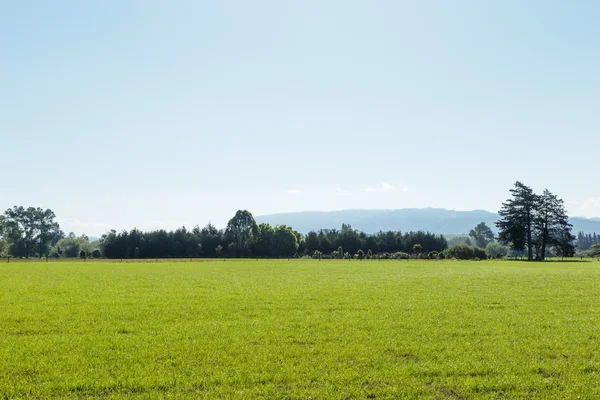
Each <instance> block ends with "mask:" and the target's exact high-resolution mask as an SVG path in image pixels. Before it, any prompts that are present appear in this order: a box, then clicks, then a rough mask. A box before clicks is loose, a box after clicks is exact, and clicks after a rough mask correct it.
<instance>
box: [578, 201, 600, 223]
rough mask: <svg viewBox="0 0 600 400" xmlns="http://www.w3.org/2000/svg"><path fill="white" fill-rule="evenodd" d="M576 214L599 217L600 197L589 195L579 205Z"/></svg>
mask: <svg viewBox="0 0 600 400" xmlns="http://www.w3.org/2000/svg"><path fill="white" fill-rule="evenodd" d="M577 215H581V216H584V217H588V218H593V217H600V197H590V198H589V199H586V200H585V201H584V202H583V203H581V204H580V205H579V208H578V212H577Z"/></svg>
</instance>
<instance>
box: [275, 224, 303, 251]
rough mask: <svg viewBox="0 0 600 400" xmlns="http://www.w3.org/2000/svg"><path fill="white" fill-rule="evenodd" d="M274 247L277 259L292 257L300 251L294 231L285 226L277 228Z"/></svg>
mask: <svg viewBox="0 0 600 400" xmlns="http://www.w3.org/2000/svg"><path fill="white" fill-rule="evenodd" d="M272 247H273V251H274V255H275V257H291V256H292V255H293V254H294V253H295V252H296V250H298V240H297V237H296V235H295V234H294V231H293V230H292V229H291V228H289V227H287V226H285V225H280V226H277V227H275V231H274V234H273V246H272Z"/></svg>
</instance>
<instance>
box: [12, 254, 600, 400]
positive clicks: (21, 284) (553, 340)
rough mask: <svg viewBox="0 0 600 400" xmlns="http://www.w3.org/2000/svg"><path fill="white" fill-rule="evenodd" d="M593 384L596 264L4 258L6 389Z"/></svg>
mask: <svg viewBox="0 0 600 400" xmlns="http://www.w3.org/2000/svg"><path fill="white" fill-rule="evenodd" d="M599 381H600V263H599V262H581V263H579V262H573V263H557V262H549V263H543V264H542V263H530V264H528V263H524V262H510V261H498V262H494V261H486V262H451V261H446V262H435V261H432V262H419V261H411V262H407V261H404V262H402V261H321V262H319V261H287V260H282V261H274V260H273V261H242V260H238V261H232V260H228V261H226V262H223V261H194V262H159V263H105V262H98V263H94V262H87V263H83V262H55V263H53V262H50V263H10V264H6V263H3V264H0V399H18V398H43V399H45V398H102V399H107V398H157V399H158V398H202V397H206V398H322V399H324V398H340V399H345V398H357V399H362V398H404V397H406V398H415V397H419V398H421V397H423V398H439V399H448V398H450V399H453V398H456V399H459V398H540V399H542V398H543V399H548V398H586V399H592V398H599V397H600V387H599Z"/></svg>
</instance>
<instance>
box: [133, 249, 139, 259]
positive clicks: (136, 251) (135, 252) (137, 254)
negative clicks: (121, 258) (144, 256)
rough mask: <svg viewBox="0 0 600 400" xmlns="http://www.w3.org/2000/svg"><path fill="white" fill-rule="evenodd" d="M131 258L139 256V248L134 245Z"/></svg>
mask: <svg viewBox="0 0 600 400" xmlns="http://www.w3.org/2000/svg"><path fill="white" fill-rule="evenodd" d="M133 258H135V259H136V260H137V259H138V258H140V248H139V247H136V248H135V250H134V251H133Z"/></svg>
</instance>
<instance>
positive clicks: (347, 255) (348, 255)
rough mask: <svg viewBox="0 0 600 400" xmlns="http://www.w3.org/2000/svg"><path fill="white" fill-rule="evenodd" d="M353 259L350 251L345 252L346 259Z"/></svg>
mask: <svg viewBox="0 0 600 400" xmlns="http://www.w3.org/2000/svg"><path fill="white" fill-rule="evenodd" d="M351 259H352V256H351V255H350V253H348V252H345V253H344V260H351Z"/></svg>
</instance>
